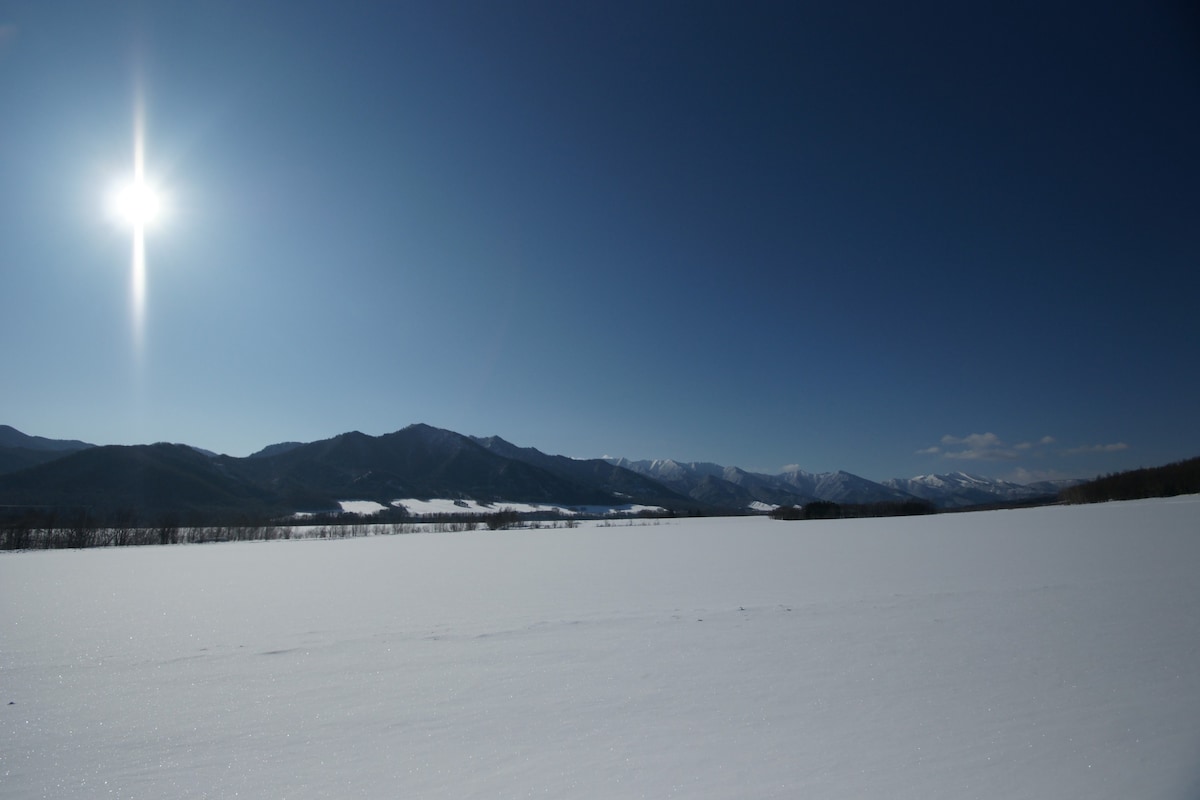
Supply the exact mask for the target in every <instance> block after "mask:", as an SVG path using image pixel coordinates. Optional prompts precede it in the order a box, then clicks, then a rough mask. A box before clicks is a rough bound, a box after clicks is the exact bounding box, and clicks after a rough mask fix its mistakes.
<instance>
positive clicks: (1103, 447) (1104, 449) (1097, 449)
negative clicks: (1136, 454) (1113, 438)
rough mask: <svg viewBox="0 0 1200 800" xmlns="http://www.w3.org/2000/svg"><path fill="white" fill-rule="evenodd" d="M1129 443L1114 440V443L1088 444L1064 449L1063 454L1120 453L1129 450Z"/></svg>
mask: <svg viewBox="0 0 1200 800" xmlns="http://www.w3.org/2000/svg"><path fill="white" fill-rule="evenodd" d="M1128 449H1129V445H1127V444H1125V443H1124V442H1113V443H1112V444H1087V445H1083V446H1082V447H1072V448H1069V449H1067V450H1063V455H1066V456H1078V455H1083V454H1086V453H1119V452H1121V451H1122V450H1128Z"/></svg>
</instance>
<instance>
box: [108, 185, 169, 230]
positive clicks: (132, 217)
mask: <svg viewBox="0 0 1200 800" xmlns="http://www.w3.org/2000/svg"><path fill="white" fill-rule="evenodd" d="M108 208H109V213H111V214H112V216H113V217H114V218H115V219H116V220H117V221H119V222H121V223H123V224H126V225H129V226H130V227H132V228H134V229H135V230H141V229H145V228H148V227H151V226H153V225H154V223H155V222H157V221H158V220H160V219H161V218H162V215H163V196H162V193H161V192H159V190H158V189H157V188H155V186H154V185H153V184H151V183H148V182H147V181H145V180H138V179H133V180H131V181H129V182H128V183H125V184H123V185H121V186H118V187H117V188H115V189H114V190H113V192H112V194H111V196H110V197H109V204H108Z"/></svg>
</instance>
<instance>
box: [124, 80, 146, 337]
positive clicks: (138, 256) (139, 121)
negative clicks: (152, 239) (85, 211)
mask: <svg viewBox="0 0 1200 800" xmlns="http://www.w3.org/2000/svg"><path fill="white" fill-rule="evenodd" d="M145 187H146V135H145V114H144V111H143V107H142V97H141V92H140V91H139V92H138V96H137V98H136V99H135V100H134V107H133V187H132V189H131V191H132V192H133V194H134V197H133V198H132V199H131V201H130V202H132V203H133V204H134V207H131V208H129V209H127V211H128V214H129V218H130V221H131V222H132V223H133V263H132V265H131V270H130V271H131V273H132V275H131V277H130V301H131V303H132V308H133V345H134V348H135V349H136V351H137V354H138V356H139V357H140V356H141V354H142V351H143V348H144V342H145V326H146V219H145V214H144V213H141V212H139V211H138V210H137V208H136V206H137V204H139V203H141V202H142V200H140V199H139V198H140V197H142V196H144V194H145V191H146V189H145Z"/></svg>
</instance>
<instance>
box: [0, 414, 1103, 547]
mask: <svg viewBox="0 0 1200 800" xmlns="http://www.w3.org/2000/svg"><path fill="white" fill-rule="evenodd" d="M1068 483H1070V482H1068ZM1064 488H1065V487H1064V484H1061V483H1040V484H1031V485H1020V484H1015V483H1008V482H1004V481H998V480H993V479H988V478H980V477H978V476H971V475H966V474H964V473H954V474H951V475H924V476H918V477H915V478H907V479H896V480H890V481H885V482H882V483H877V482H874V481H870V480H867V479H866V478H862V477H859V476H857V475H852V474H850V473H848V472H842V471H838V472H827V473H809V472H805V471H803V470H799V469H790V470H787V471H784V472H781V473H779V474H776V475H768V474H763V473H755V472H748V471H746V470H743V469H740V468H738V467H730V466H722V465H720V464H711V463H700V462H691V463H683V462H677V461H672V460H655V461H630V460H628V459H623V458H608V459H573V458H567V457H565V456H557V455H547V454H546V453H543V452H541V451H539V450H536V449H534V448H531V447H519V446H517V445H514V444H512V443H510V442H507V441H505V440H504V439H501V438H499V437H496V436H491V437H486V438H479V437H470V436H464V435H462V434H458V433H455V432H453V431H448V430H443V429H440V428H434V427H431V426H429V425H422V424H417V425H410V426H408V427H406V428H403V429H402V430H398V431H396V432H394V433H389V434H386V435H383V436H368V435H366V434H363V433H359V432H357V431H352V432H349V433H344V434H341V435H339V436H335V437H333V438H330V439H324V440H321V441H317V442H308V443H298V442H286V443H281V444H276V445H271V446H269V447H266V448H264V449H263V450H261V451H259V452H257V453H255V454H253V455H251V456H248V457H245V458H234V457H231V456H225V455H213V454H211V453H206V452H204V451H201V450H198V449H197V448H194V447H191V446H188V445H182V444H165V443H159V444H152V445H132V446H117V445H113V446H105V447H97V446H94V445H90V444H88V443H86V442H78V441H69V442H68V441H59V440H53V439H45V438H42V437H35V436H27V435H25V434H23V433H21V432H19V431H16V430H15V429H13V428H10V427H8V426H0V507H3V508H2V509H0V512H2V513H3V514H6V515H9V516H11V515H13V514H19V513H23V511H22V510H24V511H29V510H31V509H32V510H41V511H46V510H57V511H72V510H73V511H81V510H82V511H86V512H87V513H88V514H91V515H94V516H96V517H100V518H105V517H111V516H121V515H125V516H128V515H130V514H134V515H137V516H139V518H142V519H148V518H150V517H153V516H162V515H172V516H173V517H174V518H176V519H179V520H180V521H182V522H185V523H186V522H196V523H200V522H203V523H205V524H208V523H213V522H219V521H224V520H239V519H249V518H253V519H282V518H286V517H289V516H291V515H294V514H296V513H299V512H316V513H321V512H329V513H339V512H341V510H342V506H341V503H342V502H344V501H349V500H360V501H374V502H376V503H379V504H381V505H382V506H383V507H385V508H387V509H391V511H389V513H390V514H393V515H403V514H404V511H403V509H401V508H399V507H397V506H395V505H394V504H395V502H396V501H397V500H404V499H415V500H430V499H448V500H462V501H466V500H471V501H475V502H477V503H480V504H485V505H487V504H492V505H495V504H503V503H506V502H507V503H530V504H542V505H548V506H550V505H552V506H560V507H566V508H582V507H588V508H627V509H629V508H640V507H649V508H654V509H661V511H662V513H668V514H729V513H734V514H739V513H753V512H765V511H768V510H770V509H772V508H776V507H780V506H796V507H801V506H804V505H806V504H809V503H813V502H818V501H820V502H826V503H836V504H840V505H842V506H866V505H870V504H879V505H880V506H881V507H883V506H889V505H890V506H891V507H900V506H903V505H904V504H906V503H911V502H913V501H921V502H923V503H926V504H931V505H932V506H934V507H936V508H938V509H953V508H964V507H974V506H983V505H1004V504H1018V503H1033V502H1044V501H1049V500H1053V499H1054V498H1055V497H1056V496H1057V495H1058V493H1059V492H1060V490H1062V489H1064ZM1081 496H1082V495H1081Z"/></svg>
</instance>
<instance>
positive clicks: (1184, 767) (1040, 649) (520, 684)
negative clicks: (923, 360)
mask: <svg viewBox="0 0 1200 800" xmlns="http://www.w3.org/2000/svg"><path fill="white" fill-rule="evenodd" d="M600 525H601V524H599V523H580V525H579V527H577V528H573V529H557V530H531V531H499V532H485V531H479V532H470V533H442V534H410V535H398V536H376V537H367V538H358V539H345V540H332V541H329V540H307V541H295V540H293V541H274V542H256V543H237V544H205V545H177V546H167V547H142V548H120V549H117V548H113V549H97V550H81V551H47V552H40V551H39V552H20V553H8V554H4V555H0V611H2V615H0V796H2V797H4V798H11V799H12V800H16V799H17V798H42V797H53V798H96V797H119V798H184V797H188V798H232V797H245V798H267V797H270V798H383V797H422V798H431V797H447V798H451V797H452V798H476V797H480V798H481V797H489V798H493V797H495V798H517V797H555V798H641V797H646V798H663V797H687V798H749V797H753V798H767V797H786V798H863V797H889V798H923V799H925V800H927V799H928V798H956V799H957V798H1006V799H1011V798H1089V800H1095V798H1130V797H1138V798H1197V797H1200V496H1190V497H1182V498H1174V499H1169V500H1152V501H1137V502H1131V503H1110V504H1104V505H1095V506H1074V507H1050V508H1040V509H1028V510H1019V511H992V512H981V513H968V514H945V515H938V516H932V517H909V518H893V519H868V520H831V521H810V522H777V521H772V520H768V519H765V518H761V517H759V518H741V519H699V520H686V521H684V520H681V521H663V522H662V523H661V524H658V525H653V524H651V525H641V524H631V525H628V526H626V525H624V524H621V525H616V526H611V525H609V526H606V527H601V526H600Z"/></svg>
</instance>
